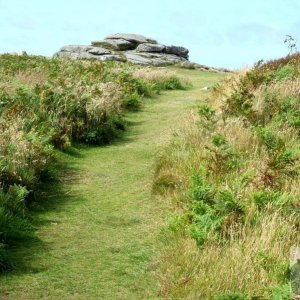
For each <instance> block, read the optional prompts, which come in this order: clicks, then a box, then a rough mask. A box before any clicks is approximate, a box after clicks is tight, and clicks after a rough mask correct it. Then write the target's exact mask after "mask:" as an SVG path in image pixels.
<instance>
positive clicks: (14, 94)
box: [0, 55, 187, 271]
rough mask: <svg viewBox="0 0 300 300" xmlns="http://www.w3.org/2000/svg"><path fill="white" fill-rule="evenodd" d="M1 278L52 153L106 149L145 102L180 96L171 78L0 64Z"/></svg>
mask: <svg viewBox="0 0 300 300" xmlns="http://www.w3.org/2000/svg"><path fill="white" fill-rule="evenodd" d="M0 78H1V79H0V271H6V270H8V269H10V268H11V267H12V263H13V262H10V261H9V249H10V248H11V247H12V246H13V245H15V243H16V242H17V241H20V240H26V239H28V238H29V237H30V236H32V234H33V232H34V228H33V223H32V220H31V216H30V213H29V212H28V209H29V208H30V204H31V203H33V202H36V201H38V200H39V193H38V184H39V183H40V182H41V181H43V180H44V181H45V180H46V179H47V180H49V178H50V177H51V176H52V175H53V172H52V169H53V164H54V161H55V157H56V154H57V151H58V150H61V151H68V149H70V147H71V144H72V143H73V142H81V143H88V144H94V145H102V144H107V143H110V142H111V141H113V140H114V139H115V138H117V137H119V136H120V134H121V133H122V132H123V131H124V130H125V128H126V122H125V119H124V113H125V112H126V111H128V110H137V109H138V108H139V107H140V106H141V104H142V101H141V100H142V98H143V97H144V96H152V95H155V94H158V93H159V92H160V91H161V90H163V89H184V88H185V87H186V86H187V85H186V82H184V81H181V80H180V79H179V78H178V77H176V76H175V75H174V74H173V73H169V72H165V71H159V70H154V69H147V70H145V71H140V70H139V68H138V67H135V66H132V65H127V64H124V65H123V64H122V65H120V64H117V63H102V62H89V61H60V60H58V59H47V58H44V57H32V56H22V57H20V56H10V55H2V56H0Z"/></svg>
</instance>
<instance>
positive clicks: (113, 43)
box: [92, 39, 136, 51]
mask: <svg viewBox="0 0 300 300" xmlns="http://www.w3.org/2000/svg"><path fill="white" fill-rule="evenodd" d="M92 45H93V46H95V47H103V48H107V49H111V50H117V51H124V50H133V49H135V47H136V46H135V44H133V43H131V42H129V41H127V40H124V39H105V40H103V41H93V42H92Z"/></svg>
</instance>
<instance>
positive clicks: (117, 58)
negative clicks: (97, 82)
mask: <svg viewBox="0 0 300 300" xmlns="http://www.w3.org/2000/svg"><path fill="white" fill-rule="evenodd" d="M97 59H99V60H104V61H123V62H125V61H126V58H125V57H122V56H121V55H113V54H110V55H101V56H98V57H97Z"/></svg>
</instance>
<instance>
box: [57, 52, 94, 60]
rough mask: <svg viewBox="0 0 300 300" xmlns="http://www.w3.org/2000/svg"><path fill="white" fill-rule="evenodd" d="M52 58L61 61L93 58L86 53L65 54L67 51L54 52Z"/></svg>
mask: <svg viewBox="0 0 300 300" xmlns="http://www.w3.org/2000/svg"><path fill="white" fill-rule="evenodd" d="M53 57H55V58H61V59H93V58H94V57H97V56H94V55H92V54H89V53H87V52H67V51H59V52H56V53H55V54H54V55H53Z"/></svg>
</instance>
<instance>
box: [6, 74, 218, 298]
mask: <svg viewBox="0 0 300 300" xmlns="http://www.w3.org/2000/svg"><path fill="white" fill-rule="evenodd" d="M178 72H180V73H181V74H185V75H187V76H188V77H189V78H190V79H191V81H192V82H193V84H194V88H193V89H191V90H189V91H172V92H166V93H164V94H163V95H161V96H159V97H157V98H156V99H151V100H148V103H147V104H146V105H145V107H144V109H143V111H142V112H139V113H132V114H129V115H128V121H129V122H130V123H131V124H132V126H131V127H130V128H129V131H128V132H127V133H126V134H125V136H124V138H123V139H122V140H121V141H119V142H117V143H114V144H113V145H110V146H106V147H94V148H92V147H84V148H80V149H78V153H76V154H74V155H70V154H68V155H67V154H65V155H62V157H61V161H62V162H64V163H66V165H67V166H68V169H67V170H66V169H65V171H64V176H62V182H61V187H58V186H57V184H55V185H52V186H50V187H49V189H48V190H50V189H51V192H49V191H48V193H46V195H45V196H44V198H45V201H44V205H43V208H44V210H43V211H41V209H39V212H37V216H38V218H39V220H40V221H39V222H40V225H39V227H38V228H39V229H38V236H39V238H40V240H39V241H31V242H30V243H28V245H24V247H22V248H20V249H18V250H17V251H16V252H15V253H14V255H15V256H16V258H17V259H18V258H19V259H20V261H21V258H22V262H23V265H22V267H21V269H20V270H19V271H15V272H12V273H9V274H8V275H6V276H2V278H1V281H0V284H1V285H0V295H1V296H2V297H1V299H41V298H43V299H156V298H159V286H158V281H157V278H156V276H155V275H156V274H155V273H156V272H155V269H156V263H155V258H157V257H158V254H159V243H158V237H159V231H160V228H161V225H162V223H163V220H164V214H165V213H166V211H167V209H168V208H167V204H166V203H162V202H160V201H159V200H158V199H156V198H155V197H154V196H153V195H152V194H151V183H152V178H153V163H154V157H155V155H156V154H157V151H159V150H160V149H161V147H162V146H164V145H165V144H166V142H167V140H168V138H169V137H170V135H171V130H172V128H174V127H175V126H176V123H177V122H176V120H178V119H179V118H181V117H182V116H183V115H184V114H185V113H187V112H188V110H189V108H190V107H191V106H193V105H194V104H195V103H196V101H197V100H198V99H199V97H200V95H201V93H205V92H202V91H200V88H201V87H203V86H207V85H212V84H213V83H215V82H216V81H217V80H218V79H220V78H221V77H222V76H223V75H221V74H214V73H203V72H198V71H193V70H192V71H189V70H179V71H178Z"/></svg>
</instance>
